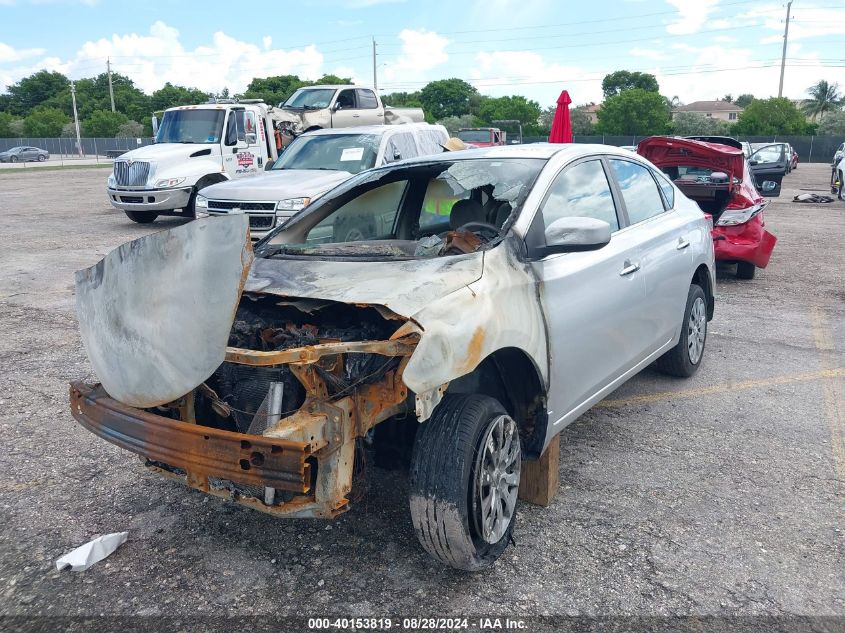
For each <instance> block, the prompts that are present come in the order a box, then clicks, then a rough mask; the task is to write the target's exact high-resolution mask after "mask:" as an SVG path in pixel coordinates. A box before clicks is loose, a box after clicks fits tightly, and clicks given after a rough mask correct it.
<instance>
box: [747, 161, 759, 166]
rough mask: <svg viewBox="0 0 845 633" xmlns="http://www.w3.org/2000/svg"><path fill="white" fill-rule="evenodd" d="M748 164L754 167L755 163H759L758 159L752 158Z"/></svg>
mask: <svg viewBox="0 0 845 633" xmlns="http://www.w3.org/2000/svg"><path fill="white" fill-rule="evenodd" d="M748 164H749V165H751V166H752V167H754V165H756V164H757V161H756V160H750V161H748Z"/></svg>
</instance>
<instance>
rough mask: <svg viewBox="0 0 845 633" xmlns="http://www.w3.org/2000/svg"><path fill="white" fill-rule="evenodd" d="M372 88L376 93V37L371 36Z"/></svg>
mask: <svg viewBox="0 0 845 633" xmlns="http://www.w3.org/2000/svg"><path fill="white" fill-rule="evenodd" d="M373 90H375V92H376V94H378V77H377V76H376V38H373Z"/></svg>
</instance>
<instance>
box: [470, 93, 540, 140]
mask: <svg viewBox="0 0 845 633" xmlns="http://www.w3.org/2000/svg"><path fill="white" fill-rule="evenodd" d="M540 113H541V110H540V104H539V103H537V102H536V101H529V100H528V99H526V98H525V97H523V96H521V95H512V96H510V97H496V98H493V97H488V98H487V99H483V100H482V101H481V103H480V104H479V107H478V118H479V119H481V120H482V121H483V122H484V123H486V124H488V125H496V124H495V123H493V121H500V120H503V119H513V120H518V121H520V122H521V123H522V126H523V128H524V129H525V131H526V133H528V132H537V131H539V126H538V125H537V120H538V119H539V118H540Z"/></svg>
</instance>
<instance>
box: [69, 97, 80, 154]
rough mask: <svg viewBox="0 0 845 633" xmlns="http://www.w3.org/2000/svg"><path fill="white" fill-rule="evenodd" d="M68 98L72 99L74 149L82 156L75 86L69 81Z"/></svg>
mask: <svg viewBox="0 0 845 633" xmlns="http://www.w3.org/2000/svg"><path fill="white" fill-rule="evenodd" d="M70 98H71V99H72V100H73V124H74V126H75V127H76V151H77V152H78V153H79V157H80V158H82V139H81V138H80V136H79V115H78V114H77V113H76V86H75V85H74V83H73V82H72V81H71V82H70Z"/></svg>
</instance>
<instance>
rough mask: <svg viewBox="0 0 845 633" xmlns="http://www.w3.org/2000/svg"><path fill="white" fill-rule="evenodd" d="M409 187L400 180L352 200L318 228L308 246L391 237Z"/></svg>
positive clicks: (312, 233)
mask: <svg viewBox="0 0 845 633" xmlns="http://www.w3.org/2000/svg"><path fill="white" fill-rule="evenodd" d="M407 187H408V181H407V180H398V181H396V182H391V183H387V184H386V185H382V186H380V187H376V188H375V189H371V190H370V191H367V192H366V193H364V194H362V195H360V196H358V197H357V198H354V199H352V200H350V201H349V202H347V203H346V204H345V205H343V206H342V207H340V208H339V209H338V210H337V211H335V212H334V213H332V214H331V215H329V216H328V217H326V218H325V219H324V220H323V221H321V222H320V223H319V224H317V225H316V226H314V228H312V229H311V230H310V231H309V232H308V235H307V237H306V238H305V243H306V244H320V243H324V242H331V243H339V242H359V241H361V240H372V239H385V238H388V237H390V236H391V234H392V232H393V225H394V223H395V221H396V215H397V214H398V213H399V208H400V207H401V206H402V199H403V197H404V194H405V189H407Z"/></svg>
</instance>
